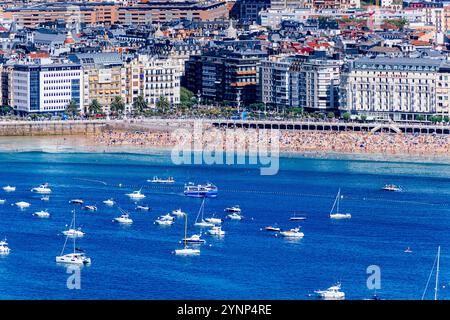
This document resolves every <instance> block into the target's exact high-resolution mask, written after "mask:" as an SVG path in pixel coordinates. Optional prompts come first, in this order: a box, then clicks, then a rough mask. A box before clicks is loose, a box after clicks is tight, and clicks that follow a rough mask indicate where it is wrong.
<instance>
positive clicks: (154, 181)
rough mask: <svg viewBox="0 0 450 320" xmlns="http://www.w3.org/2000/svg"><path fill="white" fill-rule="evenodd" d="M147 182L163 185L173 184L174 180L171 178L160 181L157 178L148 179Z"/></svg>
mask: <svg viewBox="0 0 450 320" xmlns="http://www.w3.org/2000/svg"><path fill="white" fill-rule="evenodd" d="M147 182H151V183H163V184H171V183H175V180H174V179H173V177H168V178H167V179H161V178H158V177H156V176H155V177H153V179H151V180H150V179H148V180H147Z"/></svg>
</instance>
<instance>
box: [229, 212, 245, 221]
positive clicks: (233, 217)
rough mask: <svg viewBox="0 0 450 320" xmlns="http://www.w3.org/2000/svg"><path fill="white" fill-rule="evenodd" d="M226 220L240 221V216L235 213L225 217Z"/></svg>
mask: <svg viewBox="0 0 450 320" xmlns="http://www.w3.org/2000/svg"><path fill="white" fill-rule="evenodd" d="M227 218H228V219H231V220H242V216H241V215H240V214H238V213H236V212H233V213H232V214H229V215H227Z"/></svg>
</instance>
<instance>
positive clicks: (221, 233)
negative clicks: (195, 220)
mask: <svg viewBox="0 0 450 320" xmlns="http://www.w3.org/2000/svg"><path fill="white" fill-rule="evenodd" d="M208 233H209V234H210V235H212V236H224V235H225V231H223V230H222V227H221V226H215V227H212V228H211V229H209V230H208Z"/></svg>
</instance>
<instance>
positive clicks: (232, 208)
mask: <svg viewBox="0 0 450 320" xmlns="http://www.w3.org/2000/svg"><path fill="white" fill-rule="evenodd" d="M223 211H225V212H236V213H241V208H240V207H239V206H238V205H235V206H232V207H228V208H225V209H224V210H223Z"/></svg>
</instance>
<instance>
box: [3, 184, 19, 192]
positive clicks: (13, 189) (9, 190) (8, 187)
mask: <svg viewBox="0 0 450 320" xmlns="http://www.w3.org/2000/svg"><path fill="white" fill-rule="evenodd" d="M3 190H4V191H6V192H13V191H16V187H11V186H10V185H7V186H4V187H3Z"/></svg>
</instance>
